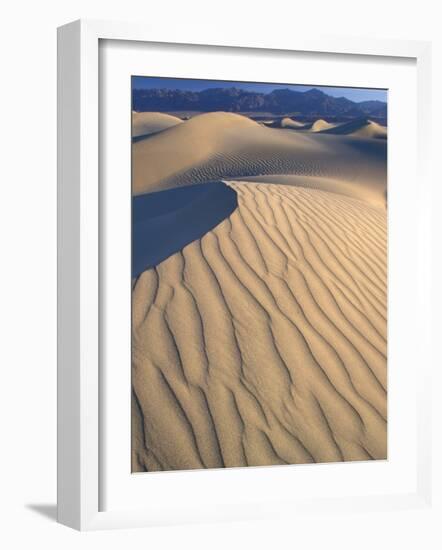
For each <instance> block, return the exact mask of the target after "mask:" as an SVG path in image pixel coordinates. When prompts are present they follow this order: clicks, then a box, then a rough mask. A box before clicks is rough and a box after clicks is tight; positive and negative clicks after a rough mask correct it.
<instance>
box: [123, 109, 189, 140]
mask: <svg viewBox="0 0 442 550" xmlns="http://www.w3.org/2000/svg"><path fill="white" fill-rule="evenodd" d="M182 122H183V121H182V120H181V119H180V118H178V117H176V116H172V115H168V114H166V113H155V112H142V113H137V112H135V111H133V112H132V137H133V138H139V137H141V136H148V135H151V134H156V133H157V132H161V131H162V130H166V129H167V128H171V127H172V126H176V125H177V124H181V123H182Z"/></svg>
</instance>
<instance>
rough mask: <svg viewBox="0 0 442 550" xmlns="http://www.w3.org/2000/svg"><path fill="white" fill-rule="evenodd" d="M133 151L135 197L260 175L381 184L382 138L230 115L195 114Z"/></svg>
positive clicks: (143, 142) (382, 177) (382, 171)
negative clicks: (283, 127) (268, 124)
mask: <svg viewBox="0 0 442 550" xmlns="http://www.w3.org/2000/svg"><path fill="white" fill-rule="evenodd" d="M132 150H133V154H132V160H133V163H132V166H133V192H134V194H135V195H137V194H142V193H148V192H152V191H159V190H164V189H168V188H173V187H177V186H181V185H192V184H195V183H203V182H206V181H211V180H219V179H229V178H231V179H237V178H240V179H244V178H247V177H248V176H258V175H263V174H294V175H303V176H314V177H331V178H334V179H339V180H341V181H347V182H353V183H355V184H358V185H359V184H365V183H367V182H370V183H371V182H375V183H374V184H375V185H377V186H380V187H382V188H383V189H384V190H385V186H386V170H385V164H386V140H374V139H370V138H368V139H362V138H354V137H353V136H347V135H324V134H323V133H311V132H303V131H302V132H292V131H290V130H281V129H273V128H266V127H264V126H262V125H260V124H258V123H256V122H254V121H252V120H250V119H248V118H246V117H244V116H241V115H237V114H233V113H207V114H203V115H199V116H195V117H193V118H192V119H190V120H188V121H185V122H183V123H182V124H178V125H176V126H174V127H172V128H169V129H166V130H164V131H162V132H160V133H158V134H156V135H154V136H151V137H149V138H147V139H144V140H140V141H138V142H137V143H134V144H133V148H132Z"/></svg>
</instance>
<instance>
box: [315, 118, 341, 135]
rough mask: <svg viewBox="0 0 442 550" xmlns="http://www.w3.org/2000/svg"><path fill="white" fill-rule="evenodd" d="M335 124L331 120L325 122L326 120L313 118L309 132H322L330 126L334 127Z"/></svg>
mask: <svg viewBox="0 0 442 550" xmlns="http://www.w3.org/2000/svg"><path fill="white" fill-rule="evenodd" d="M335 126H336V124H332V123H331V122H327V121H326V120H323V119H322V118H320V119H318V120H315V122H314V123H313V124H312V126H311V128H310V131H311V132H322V131H324V130H330V129H331V128H334V127H335Z"/></svg>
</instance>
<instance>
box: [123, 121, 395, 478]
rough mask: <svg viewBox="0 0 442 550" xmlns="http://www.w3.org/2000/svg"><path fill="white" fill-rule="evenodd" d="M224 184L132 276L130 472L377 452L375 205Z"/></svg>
mask: <svg viewBox="0 0 442 550" xmlns="http://www.w3.org/2000/svg"><path fill="white" fill-rule="evenodd" d="M183 126H184V125H180V127H183ZM229 185H230V186H231V188H232V189H233V190H234V191H235V192H236V193H237V195H238V208H237V209H236V210H235V211H234V212H233V213H232V214H231V215H230V216H229V217H228V218H227V219H225V220H224V221H223V222H222V223H221V224H219V225H217V226H216V227H215V228H213V229H212V230H210V231H209V232H207V233H206V234H205V235H204V236H203V237H202V238H200V239H197V240H195V241H194V242H192V243H191V244H189V245H187V246H186V247H184V249H183V250H182V251H180V252H177V253H176V254H174V255H172V256H171V257H169V258H168V259H167V260H165V261H163V262H161V263H160V264H159V265H157V266H156V267H155V268H154V269H149V270H147V271H145V272H144V273H142V274H141V275H140V277H138V278H137V279H136V281H135V283H134V288H133V376H132V380H133V392H134V399H133V430H132V437H133V441H132V450H133V455H132V466H133V471H158V470H178V469H193V468H222V467H235V466H260V465H273V464H298V463H306V462H334V461H347V460H370V459H382V458H386V456H387V435H386V433H387V432H386V418H387V400H386V385H387V376H386V374H387V373H386V337H387V332H386V316H387V312H386V285H387V279H386V246H387V243H386V212H385V209H383V208H377V207H375V206H372V205H370V204H368V203H366V202H364V201H362V200H359V199H355V198H351V197H348V196H345V195H340V194H337V193H333V192H328V191H324V190H319V189H313V188H301V187H294V186H287V185H278V184H276V183H266V184H264V183H252V184H249V183H246V182H241V183H233V182H231V183H230V184H229ZM367 259H369V261H368V260H367Z"/></svg>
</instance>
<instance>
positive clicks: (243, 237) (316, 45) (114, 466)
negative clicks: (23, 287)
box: [58, 21, 432, 530]
mask: <svg viewBox="0 0 442 550" xmlns="http://www.w3.org/2000/svg"><path fill="white" fill-rule="evenodd" d="M58 52H59V57H58V71H59V79H58V113H59V117H58V120H59V128H58V129H59V138H58V147H59V152H58V158H59V170H58V181H59V203H58V204H59V208H58V210H59V228H58V229H59V244H58V255H59V266H58V269H59V300H58V303H59V358H58V380H59V382H58V396H59V399H58V403H59V406H58V517H59V521H60V522H61V523H64V524H66V525H68V526H71V527H74V528H77V529H81V530H83V529H84V530H87V529H102V528H114V527H131V526H134V527H135V526H150V525H161V524H163V525H164V524H174V523H185V522H198V521H218V520H219V521H225V520H234V519H242V518H266V517H281V516H284V515H288V516H290V515H294V514H303V513H315V512H324V511H325V512H327V511H328V510H333V512H336V511H337V510H338V511H343V512H345V511H349V510H354V509H358V510H363V511H371V510H379V509H384V510H385V509H386V510H388V509H395V508H398V507H401V508H403V507H422V506H426V505H428V502H429V500H430V496H431V494H430V493H431V491H430V487H431V473H430V432H429V427H428V426H429V422H428V419H429V414H430V402H429V395H430V383H429V372H430V367H431V362H432V355H431V346H430V345H429V343H428V338H429V333H430V315H429V311H430V304H431V300H430V292H431V276H430V275H431V273H430V268H429V265H430V263H429V261H430V254H431V250H429V249H428V246H427V243H428V242H429V238H428V237H429V234H428V231H429V229H428V228H429V226H428V225H427V218H426V210H427V208H428V205H429V204H430V203H431V192H432V190H431V185H430V181H429V178H428V175H427V165H428V162H427V151H428V148H429V142H428V140H429V137H428V136H429V132H428V124H429V119H430V101H429V97H428V95H427V94H428V93H429V92H428V89H429V86H428V82H429V78H430V46H429V44H427V43H423V42H398V41H384V40H364V39H355V38H344V37H336V38H327V39H322V38H318V39H311V38H303V37H302V36H299V35H298V36H296V37H295V38H292V37H283V36H281V38H280V41H279V42H278V43H272V44H267V43H266V42H265V41H264V40H263V39H262V38H256V39H253V38H252V37H249V38H248V39H247V40H245V39H244V38H240V37H233V36H229V35H224V36H223V35H222V34H221V33H219V34H218V36H215V35H213V36H212V38H210V39H209V38H207V37H205V36H203V35H201V36H193V37H192V38H190V37H189V36H187V35H186V34H185V32H184V30H183V31H182V33H179V32H178V33H173V35H172V36H168V34H167V32H164V34H163V33H159V32H158V31H155V30H153V29H151V28H146V27H143V26H138V25H132V24H131V25H128V24H122V23H104V22H95V21H86V22H85V21H77V22H74V23H71V24H68V25H66V26H64V27H61V28H60V29H59V47H58ZM417 369H419V376H417Z"/></svg>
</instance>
